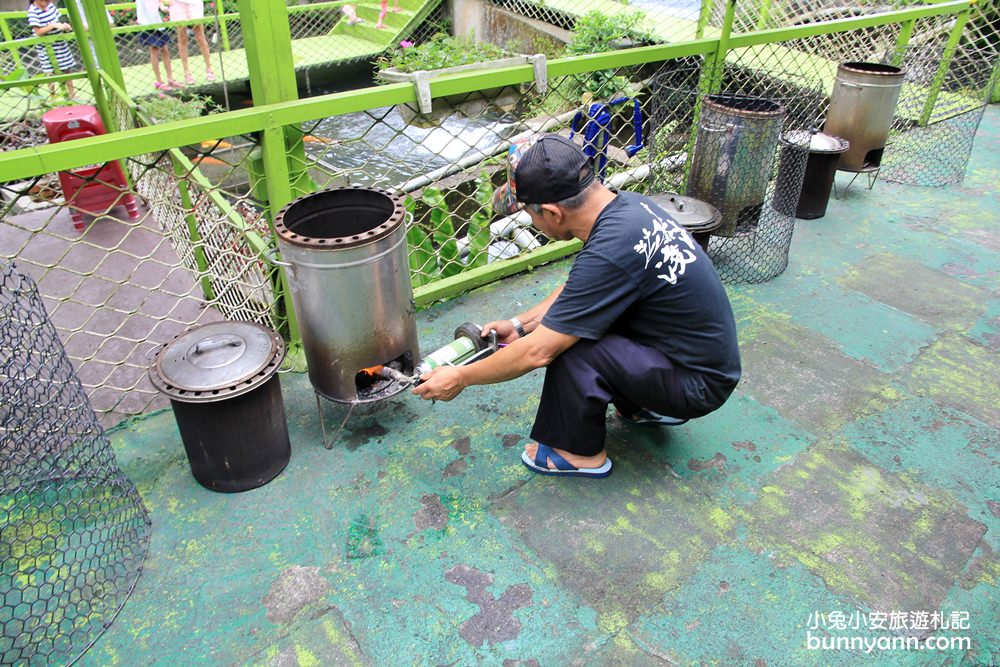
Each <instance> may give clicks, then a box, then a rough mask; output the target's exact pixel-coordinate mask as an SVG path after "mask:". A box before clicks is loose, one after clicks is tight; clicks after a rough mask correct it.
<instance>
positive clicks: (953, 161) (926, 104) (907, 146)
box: [879, 47, 996, 186]
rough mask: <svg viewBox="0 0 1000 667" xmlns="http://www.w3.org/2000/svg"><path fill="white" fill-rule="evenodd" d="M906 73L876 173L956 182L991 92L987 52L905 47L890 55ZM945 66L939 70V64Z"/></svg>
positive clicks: (898, 179)
mask: <svg viewBox="0 0 1000 667" xmlns="http://www.w3.org/2000/svg"><path fill="white" fill-rule="evenodd" d="M894 62H898V63H899V65H900V66H901V67H903V68H904V70H905V72H906V77H905V80H904V83H903V88H902V91H901V94H900V99H899V103H898V104H897V106H896V114H895V121H894V123H893V129H892V132H891V133H890V136H889V141H888V145H887V146H886V153H885V155H886V157H885V163H884V165H883V166H882V169H881V171H880V174H879V175H880V177H881V178H884V179H885V180H888V181H892V182H894V183H908V184H911V185H923V186H943V185H953V184H955V183H961V182H962V179H963V178H964V177H965V168H966V165H967V164H968V161H969V156H970V155H971V154H972V143H973V140H974V139H975V136H976V130H977V129H978V128H979V121H980V120H981V119H982V117H983V112H984V111H985V109H986V105H987V104H989V100H990V95H991V92H992V87H991V86H992V83H993V80H992V74H993V68H994V67H995V65H996V60H995V58H994V57H993V53H992V52H991V51H984V50H982V49H977V48H974V47H959V48H957V49H954V50H947V51H946V50H945V49H943V48H932V47H921V48H909V49H906V50H905V52H904V53H903V54H902V57H901V58H898V59H895V60H894ZM942 62H944V63H946V64H947V67H946V68H945V69H944V70H943V71H940V72H939V68H940V65H941V63H942Z"/></svg>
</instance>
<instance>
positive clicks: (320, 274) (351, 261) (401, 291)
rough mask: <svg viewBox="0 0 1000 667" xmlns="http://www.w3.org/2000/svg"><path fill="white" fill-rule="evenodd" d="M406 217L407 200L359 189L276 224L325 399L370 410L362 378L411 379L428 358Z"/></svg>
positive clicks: (329, 193)
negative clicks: (423, 356) (383, 374)
mask: <svg viewBox="0 0 1000 667" xmlns="http://www.w3.org/2000/svg"><path fill="white" fill-rule="evenodd" d="M405 217H406V216H405V210H404V208H403V202H402V198H401V197H400V196H398V195H395V194H392V193H389V192H386V191H383V190H378V189H369V188H361V187H357V188H335V189H332V190H326V191H323V192H317V193H313V194H309V195H306V196H304V197H301V198H299V199H297V200H295V201H293V202H291V203H290V204H288V205H287V206H286V207H285V208H283V209H282V210H281V212H280V213H279V214H278V215H277V216H276V219H275V224H274V226H275V231H276V232H277V237H278V248H279V249H280V250H281V256H282V259H281V260H280V261H278V260H275V263H278V264H281V265H282V266H285V267H286V270H287V274H288V283H289V288H290V290H291V293H292V303H293V306H294V308H295V315H296V317H297V318H298V323H299V328H300V331H301V334H302V344H303V347H304V351H305V356H306V363H307V365H308V367H309V380H310V382H311V383H312V385H313V388H314V389H315V390H316V392H317V394H319V395H320V396H323V397H324V398H327V399H329V400H332V401H338V402H341V403H358V402H364V401H365V400H368V399H366V398H363V397H360V396H359V394H358V383H357V375H358V372H359V371H360V370H363V369H365V368H367V367H371V366H376V365H383V364H385V365H388V364H390V363H393V364H395V365H396V366H397V367H396V368H395V370H397V371H400V372H402V373H404V374H408V373H411V372H412V371H413V367H414V364H415V363H416V361H419V359H420V348H419V344H418V341H417V324H416V307H415V305H414V302H413V288H412V286H411V284H410V271H409V264H408V262H407V246H406V224H405ZM404 388H405V385H400V386H399V387H398V389H397V392H398V391H402V390H403V389H404ZM386 397H387V394H385V393H380V394H378V395H377V399H383V398H386ZM371 400H376V399H374V398H373V399H371Z"/></svg>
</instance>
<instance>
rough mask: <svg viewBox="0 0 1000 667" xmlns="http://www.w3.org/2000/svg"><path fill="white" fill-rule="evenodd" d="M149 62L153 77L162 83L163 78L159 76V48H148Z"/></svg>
mask: <svg viewBox="0 0 1000 667" xmlns="http://www.w3.org/2000/svg"><path fill="white" fill-rule="evenodd" d="M149 62H150V64H151V65H152V66H153V75H154V76H155V77H156V80H157V81H159V82H160V83H163V78H162V77H161V76H160V47H158V46H151V47H149Z"/></svg>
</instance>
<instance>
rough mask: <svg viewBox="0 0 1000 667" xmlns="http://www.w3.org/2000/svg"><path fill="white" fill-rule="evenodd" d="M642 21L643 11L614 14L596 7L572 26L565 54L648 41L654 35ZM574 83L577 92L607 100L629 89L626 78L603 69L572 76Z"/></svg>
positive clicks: (590, 51)
mask: <svg viewBox="0 0 1000 667" xmlns="http://www.w3.org/2000/svg"><path fill="white" fill-rule="evenodd" d="M645 21H646V15H645V14H644V13H642V12H632V13H622V14H616V15H614V16H611V15H608V14H605V13H603V12H599V11H596V10H594V11H590V12H587V13H586V14H584V15H583V16H581V17H580V18H579V19H577V21H576V25H574V27H573V39H572V40H571V41H570V43H569V44H567V45H566V55H571V56H576V55H584V54H588V53H604V52H606V51H613V50H614V49H615V48H620V47H621V45H622V44H623V42H626V41H630V42H645V41H651V40H652V39H653V37H652V36H651V35H650V33H649V32H647V31H646V30H645V29H644V28H643V27H642V25H643V24H644V23H645ZM573 82H574V86H575V88H576V91H577V93H578V95H581V96H582V95H583V94H584V93H590V95H591V96H593V97H595V98H599V99H610V98H612V97H615V96H617V95H619V94H621V93H623V92H626V91H627V90H628V88H629V81H628V79H627V78H625V77H623V76H617V75H615V73H614V72H613V71H606V70H605V71H599V72H592V73H590V74H587V75H586V76H577V77H574V78H573Z"/></svg>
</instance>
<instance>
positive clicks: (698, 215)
mask: <svg viewBox="0 0 1000 667" xmlns="http://www.w3.org/2000/svg"><path fill="white" fill-rule="evenodd" d="M649 198H650V199H652V200H653V201H654V202H656V204H657V206H659V207H660V208H662V209H663V210H664V211H666V212H667V213H669V214H670V217H672V218H673V219H674V220H676V221H677V222H678V224H680V225H681V226H682V227H684V229H687V230H688V231H695V232H698V231H710V230H712V229H715V228H716V227H718V226H719V225H720V224H721V223H722V214H721V213H719V209H717V208H715V207H714V206H712V205H711V204H709V203H708V202H703V201H702V200H700V199H695V198H694V197H685V196H684V195H679V194H676V193H673V192H664V193H660V194H653V195H649Z"/></svg>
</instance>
